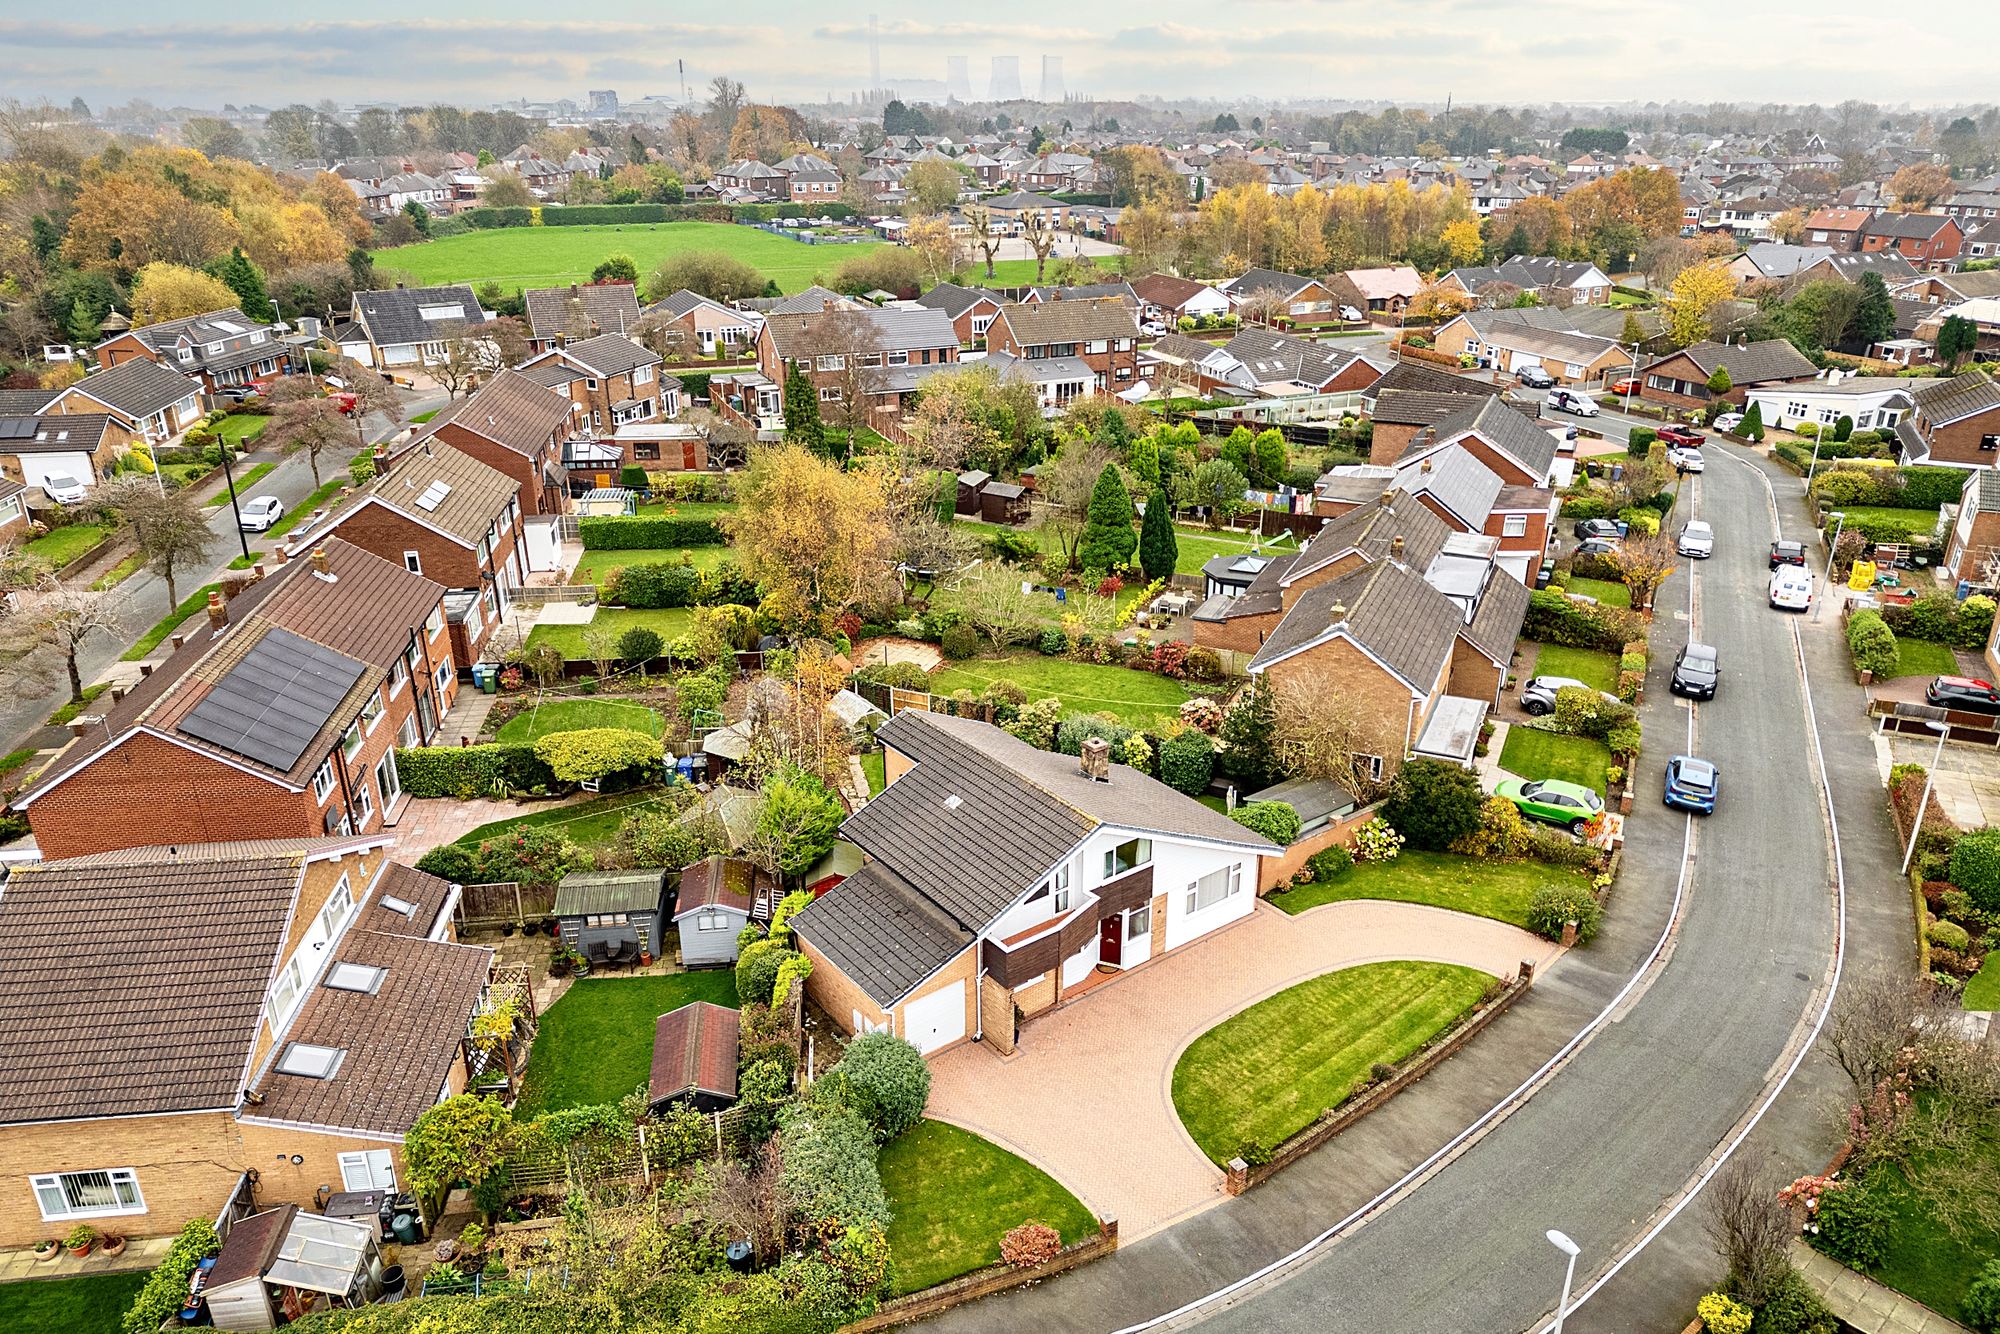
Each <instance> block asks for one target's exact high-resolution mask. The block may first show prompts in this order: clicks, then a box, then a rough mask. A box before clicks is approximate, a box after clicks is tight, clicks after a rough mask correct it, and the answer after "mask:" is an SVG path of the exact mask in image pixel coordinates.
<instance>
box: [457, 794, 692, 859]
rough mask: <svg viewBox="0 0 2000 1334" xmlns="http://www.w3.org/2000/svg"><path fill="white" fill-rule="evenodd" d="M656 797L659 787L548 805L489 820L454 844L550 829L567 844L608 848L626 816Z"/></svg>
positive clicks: (469, 844)
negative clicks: (540, 808)
mask: <svg viewBox="0 0 2000 1334" xmlns="http://www.w3.org/2000/svg"><path fill="white" fill-rule="evenodd" d="M660 794H661V789H659V788H641V789H639V790H638V791H635V792H620V793H617V794H615V795H613V796H609V797H597V798H594V799H593V800H590V801H577V802H571V803H570V804H569V805H567V806H550V807H548V808H546V809H544V810H540V811H537V812H535V813H534V814H532V815H517V816H515V817H514V818H513V819H511V820H493V821H490V822H488V823H486V824H483V825H480V826H479V827H478V828H477V829H474V830H471V831H470V832H468V833H464V834H461V835H459V837H458V839H457V840H456V841H457V842H459V843H462V844H464V845H465V846H466V847H477V846H478V845H479V844H481V843H483V842H485V841H486V840H487V839H489V838H500V837H503V836H504V835H507V834H510V833H512V832H513V831H514V830H516V829H533V828H553V829H557V830H560V831H561V832H562V833H564V834H567V835H568V836H569V838H570V841H571V842H573V843H580V844H582V845H583V846H584V847H587V848H601V847H610V846H611V844H613V843H614V842H616V841H617V839H618V831H619V829H620V828H621V827H622V826H623V825H624V823H625V819H626V817H627V816H629V815H632V814H635V813H637V812H638V811H640V810H642V809H643V808H645V807H648V806H652V805H655V804H657V803H659V802H660V801H661V800H663V798H662V797H661V795H660Z"/></svg>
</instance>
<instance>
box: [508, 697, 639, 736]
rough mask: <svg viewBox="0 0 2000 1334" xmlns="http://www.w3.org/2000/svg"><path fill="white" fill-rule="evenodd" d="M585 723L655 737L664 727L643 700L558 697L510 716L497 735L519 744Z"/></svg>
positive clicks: (574, 729)
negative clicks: (622, 700)
mask: <svg viewBox="0 0 2000 1334" xmlns="http://www.w3.org/2000/svg"><path fill="white" fill-rule="evenodd" d="M586 727H622V728H624V729H625V730H627V731H630V732H644V733H645V734H646V735H647V736H653V737H656V736H658V735H660V733H661V732H662V731H664V730H665V729H664V727H663V726H662V724H661V722H660V715H659V713H658V711H657V710H654V709H649V708H647V707H646V706H645V705H643V704H626V703H623V702H621V701H619V700H615V699H557V700H550V701H549V702H548V703H546V704H542V705H539V706H537V707H536V708H533V709H530V710H529V711H528V712H526V713H522V714H517V715H515V716H514V717H512V718H509V719H508V720H507V721H506V723H505V724H504V725H502V727H501V728H500V731H499V732H498V733H496V734H495V739H496V740H499V741H504V742H508V743H510V744H519V743H523V742H529V741H533V740H534V739H535V738H537V737H544V736H547V735H548V734H549V733H551V732H574V731H578V730H580V729H582V728H586Z"/></svg>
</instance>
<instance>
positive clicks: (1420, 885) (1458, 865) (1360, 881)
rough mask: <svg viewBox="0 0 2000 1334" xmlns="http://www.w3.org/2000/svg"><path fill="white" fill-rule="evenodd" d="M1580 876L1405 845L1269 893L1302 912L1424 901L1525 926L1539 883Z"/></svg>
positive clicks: (1528, 864)
mask: <svg viewBox="0 0 2000 1334" xmlns="http://www.w3.org/2000/svg"><path fill="white" fill-rule="evenodd" d="M1572 878H1573V879H1575V880H1576V881H1577V882H1578V883H1579V884H1581V883H1583V877H1582V876H1580V875H1578V874H1577V873H1576V872H1575V871H1566V870H1564V869H1562V868H1561V867H1559V866H1549V865H1545V864H1544V863H1542V862H1531V861H1495V860H1493V859H1490V858H1476V857H1461V856H1459V855H1458V854H1457V853H1455V852H1416V851H1413V850H1410V849H1405V850H1404V851H1403V852H1402V853H1401V854H1399V855H1398V856H1397V857H1395V858H1394V859H1392V860H1390V861H1386V862H1357V863H1355V865H1354V868H1353V869H1352V870H1350V871H1348V872H1346V873H1345V874H1343V875H1339V876H1335V877H1334V878H1333V879H1332V880H1315V881H1313V882H1312V883H1311V884H1308V885H1300V886H1299V887H1298V888H1297V889H1294V890H1289V891H1287V892H1286V893H1283V894H1273V895H1272V896H1271V902H1272V904H1273V905H1274V906H1276V907H1279V908H1282V909H1284V910H1285V911H1286V912H1288V913H1302V912H1304V911H1305V910H1306V909H1308V908H1317V907H1318V906H1319V905H1320V904H1322V903H1339V902H1341V901H1343V900H1346V899H1388V900H1391V901H1392V902H1396V903H1428V904H1431V905H1433V906H1434V907H1439V908H1450V909H1451V910H1452V911H1453V912H1463V913H1471V914H1472V915H1473V916H1475V917H1491V918H1493V919H1494V920H1495V921H1499V922H1511V923H1513V924H1514V925H1515V926H1518V927H1523V928H1525V927H1526V926H1527V925H1528V900H1529V899H1531V898H1533V897H1534V895H1535V891H1536V890H1538V889H1540V888H1541V887H1542V886H1543V885H1548V884H1558V883H1560V882H1562V881H1564V880H1568V879H1572Z"/></svg>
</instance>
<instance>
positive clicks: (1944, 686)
mask: <svg viewBox="0 0 2000 1334" xmlns="http://www.w3.org/2000/svg"><path fill="white" fill-rule="evenodd" d="M1924 698H1925V699H1926V700H1928V701H1930V702H1931V703H1932V704H1935V705H1936V706H1937V707H1938V708H1940V709H1957V710H1958V711H1959V712H1961V713H2000V690H1995V689H1994V688H1993V683H1992V682H1991V681H1981V680H1979V679H1978V678H1977V677H1972V676H1940V677H1938V678H1936V679H1935V680H1933V681H1932V682H1931V683H1930V684H1929V685H1928V686H1925V687H1924Z"/></svg>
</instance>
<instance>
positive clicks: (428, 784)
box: [396, 742, 555, 801]
mask: <svg viewBox="0 0 2000 1334" xmlns="http://www.w3.org/2000/svg"><path fill="white" fill-rule="evenodd" d="M396 772H397V773H398V774H399V775H401V776H402V780H403V790H404V791H405V792H407V793H409V794H410V795H411V796H413V797H456V798H458V799H459V800H460V801H466V800H470V799H471V798H473V797H482V796H486V795H488V794H490V793H492V792H494V791H496V790H498V791H509V792H518V791H523V790H525V789H528V788H536V787H547V786H548V785H549V784H551V783H553V782H554V781H555V772H554V770H552V769H550V768H549V766H548V764H547V763H546V762H544V761H543V760H541V759H540V758H538V757H537V756H536V755H535V748H534V746H532V745H506V744H501V743H499V742H493V743H490V744H487V745H483V746H421V747H416V748H414V749H410V750H398V751H397V752H396Z"/></svg>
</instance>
